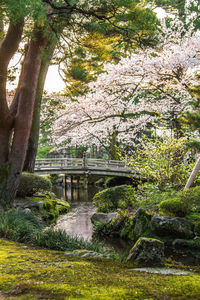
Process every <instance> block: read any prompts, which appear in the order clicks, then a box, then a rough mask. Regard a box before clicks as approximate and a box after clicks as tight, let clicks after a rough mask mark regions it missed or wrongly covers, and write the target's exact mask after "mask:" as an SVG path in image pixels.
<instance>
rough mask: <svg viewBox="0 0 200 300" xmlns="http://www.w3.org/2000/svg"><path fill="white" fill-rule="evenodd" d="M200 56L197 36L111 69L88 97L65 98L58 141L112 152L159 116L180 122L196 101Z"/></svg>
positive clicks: (56, 129) (133, 57) (56, 130)
mask: <svg viewBox="0 0 200 300" xmlns="http://www.w3.org/2000/svg"><path fill="white" fill-rule="evenodd" d="M199 51H200V46H199V34H198V33H197V34H196V35H194V36H192V37H185V38H184V39H183V40H180V41H179V43H174V42H173V43H172V42H168V43H166V42H165V43H164V45H163V46H162V48H160V49H157V50H156V51H155V50H152V49H150V48H149V49H147V50H146V51H138V52H137V53H134V54H132V55H131V57H126V58H124V59H122V60H121V62H120V63H118V64H116V65H113V64H109V65H107V66H106V68H105V72H104V73H103V74H101V75H100V76H99V77H98V80H97V81H96V82H92V83H90V84H89V89H90V92H89V93H88V94H87V95H86V96H84V97H78V98H77V99H76V101H75V102H70V101H69V100H68V99H67V98H65V97H62V100H61V101H63V103H65V105H66V107H65V111H63V113H62V114H61V115H60V116H59V117H58V118H57V121H56V122H55V124H54V138H55V139H54V141H55V142H56V143H57V144H58V145H60V144H62V143H63V142H65V141H68V142H69V141H70V143H71V144H72V145H74V144H76V145H77V144H78V145H91V144H96V145H98V144H99V145H100V144H101V145H104V147H108V148H110V147H111V145H112V144H113V142H115V143H121V144H127V143H130V142H131V141H132V140H133V139H134V137H135V136H136V135H137V134H138V132H140V131H141V130H144V129H145V127H146V126H147V124H149V123H153V122H154V121H155V120H156V119H157V118H158V117H159V118H165V119H170V120H171V121H174V120H177V118H178V117H179V116H180V114H181V113H182V112H183V110H185V109H186V108H187V105H188V103H189V102H190V101H191V99H192V98H191V97H192V96H191V94H190V92H189V87H190V86H191V85H192V84H193V81H194V78H195V76H194V70H195V68H197V67H199V65H200V60H199V53H200V52H199Z"/></svg>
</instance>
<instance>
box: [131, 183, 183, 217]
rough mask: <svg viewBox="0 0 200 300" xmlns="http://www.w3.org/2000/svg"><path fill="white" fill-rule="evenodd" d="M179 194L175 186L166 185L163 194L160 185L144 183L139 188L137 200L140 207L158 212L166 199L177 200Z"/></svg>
mask: <svg viewBox="0 0 200 300" xmlns="http://www.w3.org/2000/svg"><path fill="white" fill-rule="evenodd" d="M178 195H179V192H177V191H176V190H175V189H174V187H173V186H171V185H166V186H165V189H164V190H163V191H162V192H161V191H160V189H159V186H158V184H155V183H144V184H142V185H140V186H138V190H137V199H138V200H139V201H140V207H143V208H145V209H148V210H151V211H155V212H158V205H159V203H160V202H162V201H163V200H166V199H172V198H177V197H178Z"/></svg>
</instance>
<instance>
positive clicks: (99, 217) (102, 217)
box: [91, 212, 117, 225]
mask: <svg viewBox="0 0 200 300" xmlns="http://www.w3.org/2000/svg"><path fill="white" fill-rule="evenodd" d="M116 216H117V212H113V213H108V214H105V213H94V214H93V215H92V217H91V221H92V223H93V224H94V223H96V222H98V223H101V224H103V225H106V224H108V223H110V222H111V221H112V220H113V219H114V218H115V217H116Z"/></svg>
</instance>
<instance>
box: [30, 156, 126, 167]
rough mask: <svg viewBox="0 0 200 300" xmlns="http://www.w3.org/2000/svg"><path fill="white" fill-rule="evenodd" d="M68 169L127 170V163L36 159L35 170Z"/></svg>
mask: <svg viewBox="0 0 200 300" xmlns="http://www.w3.org/2000/svg"><path fill="white" fill-rule="evenodd" d="M51 167H55V168H57V167H58V168H66V167H79V168H80V167H83V168H86V167H100V168H101V167H102V168H125V167H126V164H125V161H116V160H103V159H92V158H90V159H87V158H85V157H84V158H45V159H41V158H40V159H36V163H35V169H41V168H51Z"/></svg>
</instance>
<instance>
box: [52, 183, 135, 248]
mask: <svg viewBox="0 0 200 300" xmlns="http://www.w3.org/2000/svg"><path fill="white" fill-rule="evenodd" d="M55 192H56V195H57V196H58V197H59V198H64V197H66V198H65V199H66V201H68V202H69V203H70V205H71V209H70V212H69V213H67V214H66V215H62V216H60V217H59V218H58V220H57V223H56V225H55V228H56V229H62V230H64V231H65V232H66V233H67V234H69V235H71V236H79V237H82V238H83V239H85V240H89V241H91V240H92V238H93V228H92V223H91V220H90V218H91V216H92V215H93V213H94V212H95V211H96V209H95V207H94V205H93V203H92V198H93V196H94V195H95V193H97V192H98V189H97V188H95V187H92V186H89V188H88V189H84V188H83V187H79V188H78V187H77V186H76V185H73V187H72V186H71V185H70V184H67V190H66V191H63V187H61V186H60V187H57V188H56V191H55ZM95 239H99V240H100V241H102V242H103V243H104V244H105V245H106V246H107V247H109V248H114V249H115V250H116V251H118V252H123V253H128V251H129V249H130V248H131V246H132V245H129V244H128V243H127V242H126V241H124V240H121V239H119V238H117V239H111V238H107V239H106V238H103V237H96V236H95Z"/></svg>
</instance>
